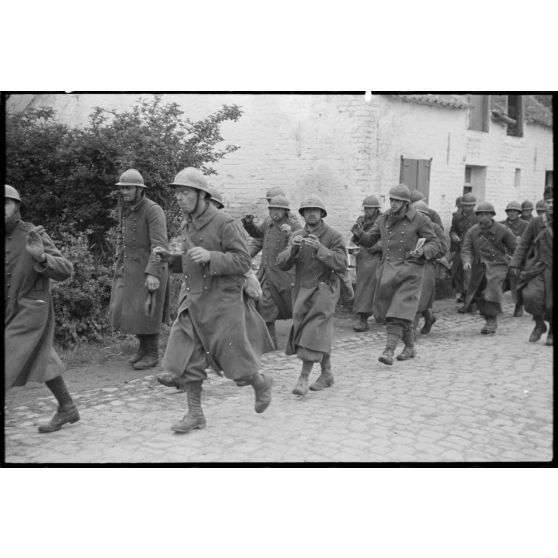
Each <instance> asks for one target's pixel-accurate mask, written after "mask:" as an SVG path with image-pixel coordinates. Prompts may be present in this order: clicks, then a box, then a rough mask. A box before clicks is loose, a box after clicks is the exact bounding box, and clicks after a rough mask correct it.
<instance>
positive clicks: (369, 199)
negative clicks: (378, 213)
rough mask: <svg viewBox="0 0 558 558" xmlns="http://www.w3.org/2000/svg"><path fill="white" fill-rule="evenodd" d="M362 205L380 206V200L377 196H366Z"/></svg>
mask: <svg viewBox="0 0 558 558" xmlns="http://www.w3.org/2000/svg"><path fill="white" fill-rule="evenodd" d="M362 207H378V208H380V207H381V205H380V200H378V198H377V197H376V196H366V197H365V198H364V201H363V202H362Z"/></svg>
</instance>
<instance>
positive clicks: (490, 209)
mask: <svg viewBox="0 0 558 558" xmlns="http://www.w3.org/2000/svg"><path fill="white" fill-rule="evenodd" d="M475 213H492V215H496V211H494V206H493V205H492V204H491V203H488V202H480V203H479V204H478V205H477V208H476V209H475Z"/></svg>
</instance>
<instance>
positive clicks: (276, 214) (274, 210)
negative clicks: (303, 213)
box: [269, 207, 287, 221]
mask: <svg viewBox="0 0 558 558" xmlns="http://www.w3.org/2000/svg"><path fill="white" fill-rule="evenodd" d="M286 214H287V210H286V209H281V208H280V207H270V208H269V216H270V217H271V218H272V219H273V220H274V221H281V219H283V217H285V215H286Z"/></svg>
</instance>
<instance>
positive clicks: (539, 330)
mask: <svg viewBox="0 0 558 558" xmlns="http://www.w3.org/2000/svg"><path fill="white" fill-rule="evenodd" d="M545 332H546V324H545V323H544V320H543V319H542V318H539V317H537V316H535V328H534V329H533V331H532V332H531V335H529V343H536V342H537V341H538V340H539V339H540V338H541V337H542V334H543V333H545Z"/></svg>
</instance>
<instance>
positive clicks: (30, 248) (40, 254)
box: [25, 229, 46, 262]
mask: <svg viewBox="0 0 558 558" xmlns="http://www.w3.org/2000/svg"><path fill="white" fill-rule="evenodd" d="M25 249H26V250H27V252H28V253H29V255H30V256H31V257H32V258H34V259H35V260H37V261H39V262H44V261H45V259H46V256H45V247H44V245H43V239H42V238H41V235H40V234H39V233H38V232H37V229H32V230H30V231H29V232H28V233H27V237H26V238H25Z"/></svg>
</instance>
